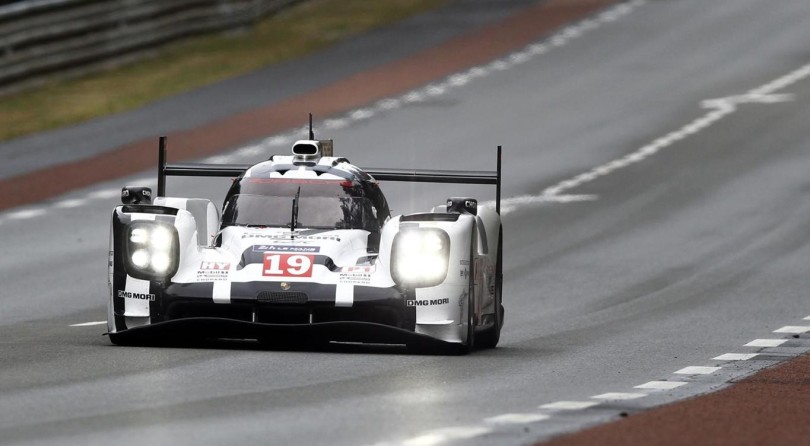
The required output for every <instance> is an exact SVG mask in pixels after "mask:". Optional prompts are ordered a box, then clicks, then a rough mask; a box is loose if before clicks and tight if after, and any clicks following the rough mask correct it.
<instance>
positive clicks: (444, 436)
mask: <svg viewBox="0 0 810 446" xmlns="http://www.w3.org/2000/svg"><path fill="white" fill-rule="evenodd" d="M490 432H492V429H491V428H488V427H481V426H468V427H447V428H443V429H436V430H432V431H428V432H425V433H424V434H422V435H419V436H418V437H414V438H411V439H409V440H405V441H403V442H402V444H403V445H404V446H433V445H437V444H442V443H447V442H449V441H454V440H468V439H470V438H474V437H478V436H481V435H486V434H488V433H490Z"/></svg>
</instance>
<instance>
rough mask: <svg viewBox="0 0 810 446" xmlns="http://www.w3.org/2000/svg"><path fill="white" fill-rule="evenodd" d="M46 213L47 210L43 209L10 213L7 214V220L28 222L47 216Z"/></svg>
mask: <svg viewBox="0 0 810 446" xmlns="http://www.w3.org/2000/svg"><path fill="white" fill-rule="evenodd" d="M45 212H46V210H45V209H41V208H36V209H25V210H22V211H16V212H10V213H8V214H6V218H7V219H9V220H26V219H29V218H35V217H39V216H41V215H45Z"/></svg>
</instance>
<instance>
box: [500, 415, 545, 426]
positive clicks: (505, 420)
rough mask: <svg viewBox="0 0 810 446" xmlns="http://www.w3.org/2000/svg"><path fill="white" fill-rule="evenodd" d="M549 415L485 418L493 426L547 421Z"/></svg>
mask: <svg viewBox="0 0 810 446" xmlns="http://www.w3.org/2000/svg"><path fill="white" fill-rule="evenodd" d="M548 418H549V416H548V415H545V414H541V413H505V414H503V415H498V416H494V417H489V418H484V422H486V423H492V424H528V423H536V422H538V421H543V420H547V419H548Z"/></svg>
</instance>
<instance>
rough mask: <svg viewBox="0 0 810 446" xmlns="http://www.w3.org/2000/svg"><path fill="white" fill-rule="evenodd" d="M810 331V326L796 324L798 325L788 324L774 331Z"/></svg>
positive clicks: (800, 332) (794, 332)
mask: <svg viewBox="0 0 810 446" xmlns="http://www.w3.org/2000/svg"><path fill="white" fill-rule="evenodd" d="M808 331H810V327H807V326H796V325H787V326H784V327H782V328H779V329H777V330H774V331H773V332H774V333H792V334H802V333H807V332H808Z"/></svg>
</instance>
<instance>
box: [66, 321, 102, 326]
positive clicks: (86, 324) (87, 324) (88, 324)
mask: <svg viewBox="0 0 810 446" xmlns="http://www.w3.org/2000/svg"><path fill="white" fill-rule="evenodd" d="M106 323H107V321H95V322H83V323H81V324H73V325H71V327H91V326H93V325H103V324H106Z"/></svg>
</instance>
